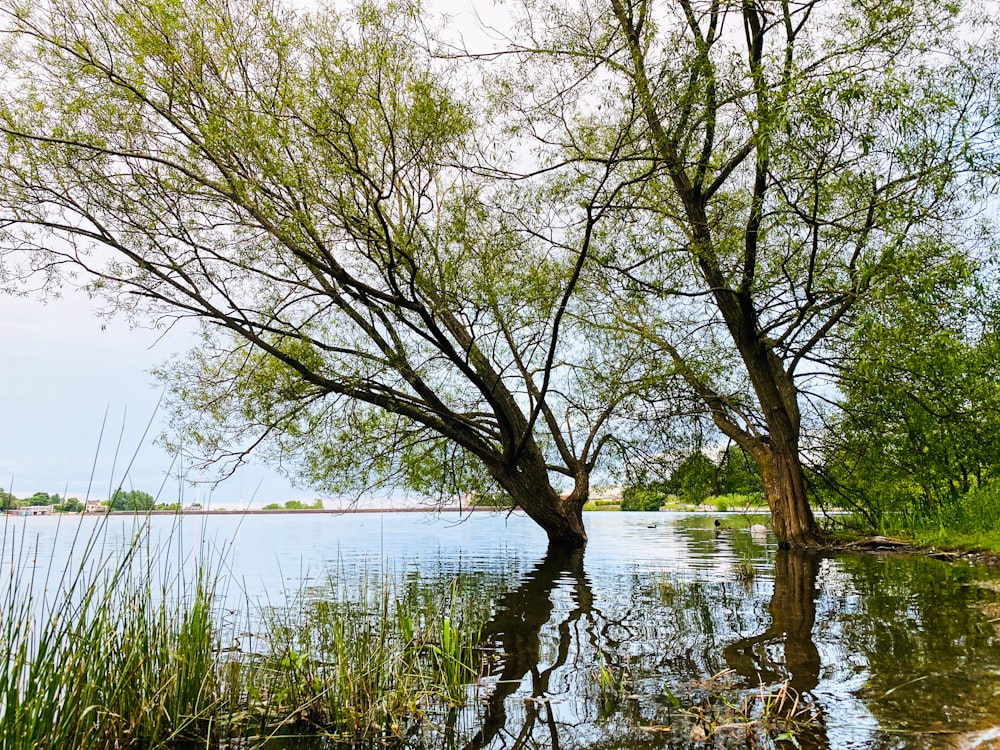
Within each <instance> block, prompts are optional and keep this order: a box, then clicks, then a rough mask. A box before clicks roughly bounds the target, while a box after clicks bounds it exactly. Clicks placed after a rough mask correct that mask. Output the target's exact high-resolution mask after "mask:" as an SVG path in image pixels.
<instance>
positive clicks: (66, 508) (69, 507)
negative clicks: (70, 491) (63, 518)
mask: <svg viewBox="0 0 1000 750" xmlns="http://www.w3.org/2000/svg"><path fill="white" fill-rule="evenodd" d="M55 511H56V513H83V511H84V505H83V503H81V502H80V501H79V499H77V498H75V497H71V498H67V499H66V501H65V502H62V503H59V504H58V505H56V506H55Z"/></svg>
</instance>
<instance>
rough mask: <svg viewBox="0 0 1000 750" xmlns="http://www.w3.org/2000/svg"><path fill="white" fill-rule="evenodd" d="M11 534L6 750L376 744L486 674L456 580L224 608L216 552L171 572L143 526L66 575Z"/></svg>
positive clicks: (336, 583)
mask: <svg viewBox="0 0 1000 750" xmlns="http://www.w3.org/2000/svg"><path fill="white" fill-rule="evenodd" d="M12 541H13V543H12V544H8V543H7V542H8V538H7V534H6V527H5V532H4V546H3V547H2V548H0V550H2V551H3V552H4V553H5V556H9V557H10V561H11V562H10V566H9V571H8V572H9V575H8V576H7V577H6V580H4V581H3V582H2V585H3V589H2V593H0V606H2V607H3V613H2V614H0V746H2V747H3V748H5V750H29V748H30V750H49V749H51V750H56V749H57V748H58V749H59V750H64V749H65V748H87V749H88V750H105V749H107V750H112V748H114V749H115V750H123V749H125V748H142V749H143V750H155V749H157V748H189V747H195V746H196V747H219V746H224V745H225V744H226V743H227V742H228V741H230V740H232V739H235V738H244V739H247V740H248V742H244V743H243V745H242V746H243V747H255V746H259V745H261V744H263V743H264V742H265V741H266V740H267V739H268V738H269V737H275V736H282V735H284V736H287V735H312V736H317V735H321V736H327V737H336V738H339V739H343V740H345V741H350V742H366V741H375V740H379V739H385V738H390V737H399V736H403V735H405V734H406V733H407V732H408V731H410V730H411V729H413V728H415V727H417V726H420V725H421V724H422V723H424V722H426V721H429V720H430V719H431V717H432V715H433V713H434V712H435V711H446V710H448V709H449V708H450V707H454V706H455V705H459V704H461V703H463V702H464V701H465V700H466V696H467V694H468V691H469V689H470V688H469V683H470V682H472V681H473V680H475V678H476V676H477V672H478V665H479V656H478V651H477V649H476V642H477V639H478V633H479V624H478V623H479V622H481V620H476V619H475V618H473V617H472V616H471V615H470V613H469V612H465V611H464V610H463V609H462V608H461V607H459V606H458V605H457V604H456V602H458V601H459V600H463V601H464V600H465V599H466V598H467V596H466V594H469V593H470V592H466V591H459V588H460V587H459V585H458V584H455V585H454V586H452V587H450V588H449V587H447V586H445V587H444V588H443V589H442V588H441V587H428V588H429V590H430V591H432V592H433V591H435V590H437V591H439V592H440V595H434V594H433V593H432V594H431V595H426V594H422V595H420V596H414V595H413V594H412V592H411V591H410V587H408V586H406V587H404V588H403V590H402V591H401V592H400V593H399V594H398V595H397V584H396V583H395V582H394V581H393V580H392V578H391V576H389V575H388V574H379V575H368V574H365V575H363V576H362V577H361V580H360V581H359V582H356V583H353V584H352V585H351V586H348V585H346V583H345V581H346V579H347V576H345V575H344V574H343V573H342V572H341V573H340V574H339V575H333V574H331V575H330V576H329V577H328V580H327V581H326V583H325V584H324V585H323V586H321V587H313V588H310V589H303V590H302V591H300V592H297V593H296V594H295V596H293V597H291V603H289V604H284V605H280V606H268V607H266V608H258V607H256V606H255V605H251V604H250V603H249V602H247V603H246V606H245V608H244V609H243V610H242V611H238V612H233V611H232V609H231V604H227V607H230V608H229V609H227V610H226V613H225V617H224V618H223V616H222V614H221V613H222V611H223V608H222V606H221V605H222V599H223V598H224V597H222V596H220V595H219V593H218V589H219V578H218V577H217V576H216V575H215V574H214V573H213V566H212V565H211V564H210V563H209V561H205V560H202V561H195V562H191V563H190V564H189V565H184V566H181V570H171V569H170V566H169V565H166V564H164V563H163V560H165V559H167V558H169V557H170V556H169V554H165V552H164V550H162V549H159V548H155V549H154V548H152V547H151V546H150V542H149V531H148V529H145V528H144V529H143V530H142V531H140V533H138V534H137V535H136V536H135V538H134V540H133V541H132V543H131V544H129V545H127V546H126V548H125V549H124V550H122V551H121V552H120V553H115V556H114V557H111V558H109V557H106V556H104V557H102V549H103V548H104V545H103V544H102V542H101V534H100V533H98V534H95V535H93V536H92V537H90V538H89V539H86V540H82V541H81V542H80V547H79V552H80V554H74V555H71V556H70V557H71V559H78V560H79V562H76V563H69V564H67V565H66V566H65V567H64V568H63V569H61V570H53V569H52V566H51V564H50V566H49V568H48V569H46V568H45V567H44V561H43V564H42V565H41V566H40V565H38V550H37V549H25V548H24V547H23V540H22V542H21V544H22V546H21V547H19V548H18V547H16V541H17V540H12ZM470 591H471V590H470ZM476 611H477V612H485V611H488V605H484V606H479V607H478V608H477V609H476ZM248 743H249V744H248Z"/></svg>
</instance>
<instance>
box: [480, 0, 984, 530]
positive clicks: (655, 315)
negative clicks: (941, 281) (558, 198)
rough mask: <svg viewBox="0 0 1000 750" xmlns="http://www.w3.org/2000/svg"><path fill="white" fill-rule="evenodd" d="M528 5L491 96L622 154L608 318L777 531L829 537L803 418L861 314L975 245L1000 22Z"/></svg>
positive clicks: (569, 144)
mask: <svg viewBox="0 0 1000 750" xmlns="http://www.w3.org/2000/svg"><path fill="white" fill-rule="evenodd" d="M523 8H524V11H523V23H522V24H521V26H520V27H519V28H518V30H517V31H515V32H513V33H512V35H511V36H510V39H509V42H510V43H509V45H508V46H507V47H506V48H505V50H504V54H505V56H506V58H507V59H508V60H511V61H512V62H511V63H510V66H509V67H510V69H511V70H512V72H511V73H510V74H509V75H508V76H507V79H508V81H509V80H511V79H514V80H517V81H519V84H518V86H511V85H510V84H509V83H506V82H502V85H499V86H498V91H499V92H500V95H501V96H506V97H507V100H508V104H509V106H510V107H511V111H513V108H514V107H516V108H517V111H518V112H519V114H520V120H519V121H518V120H515V121H513V122H514V123H515V126H516V127H518V128H519V129H520V130H521V131H522V132H524V131H529V132H532V133H536V134H539V137H538V143H539V146H540V148H542V150H543V151H544V152H545V153H546V154H547V155H548V156H547V158H549V159H550V160H554V159H559V158H561V159H566V160H579V161H581V162H584V163H590V162H593V161H601V160H602V159H603V158H606V154H607V153H609V152H608V151H607V150H606V148H605V144H607V143H614V144H620V143H624V144H627V149H626V150H627V154H619V155H620V156H621V157H622V158H623V161H624V162H628V163H630V164H631V165H632V166H633V181H632V182H631V183H630V184H629V187H628V189H627V190H624V191H622V193H620V194H619V195H618V196H617V202H616V205H615V206H614V210H612V211H609V213H608V214H607V215H606V216H605V219H604V225H603V227H602V235H603V242H602V249H601V252H600V253H595V254H594V261H595V263H596V264H599V265H600V267H601V268H602V269H603V272H604V277H603V278H604V280H603V284H604V289H605V294H606V295H607V297H608V298H609V299H614V300H617V301H618V303H619V307H618V311H617V320H616V322H615V324H614V325H615V326H617V328H618V330H619V331H620V332H621V334H622V335H635V336H639V337H642V338H644V339H646V340H647V341H650V342H653V343H654V344H655V346H656V348H657V350H658V351H659V353H660V355H661V356H662V357H663V358H664V359H666V360H668V361H670V362H672V363H673V366H674V368H675V371H676V372H677V373H679V374H680V375H682V376H683V377H684V378H685V380H686V381H687V383H688V384H689V386H690V387H691V389H692V390H693V391H694V393H696V394H697V395H698V397H699V398H700V399H701V400H702V402H703V404H704V405H705V408H706V409H707V410H708V411H709V412H710V413H711V417H712V419H713V421H714V423H715V425H716V426H717V427H718V429H719V430H720V431H721V432H722V433H723V434H724V435H725V436H727V437H728V438H729V439H731V440H732V441H734V442H736V443H737V444H738V445H739V446H740V447H741V448H743V450H745V451H746V452H747V453H748V454H749V455H751V456H752V457H753V458H754V459H755V460H756V461H757V463H758V464H759V465H760V469H761V474H762V478H763V483H764V487H765V492H766V495H767V498H768V502H769V504H770V508H771V512H772V516H773V523H774V529H775V532H776V534H777V536H778V538H779V540H780V541H782V542H784V543H788V544H804V545H809V544H814V543H815V542H816V540H817V528H816V524H815V521H814V518H813V514H812V511H811V510H810V506H809V503H808V500H807V495H806V485H805V479H804V472H803V468H802V461H803V453H804V452H805V451H806V450H807V447H808V446H804V445H803V434H804V433H803V420H804V417H803V410H804V409H805V408H806V407H808V406H809V405H810V404H814V403H815V402H816V400H817V399H833V400H836V398H837V395H836V382H837V372H838V361H837V360H838V352H839V351H842V350H841V349H840V348H839V346H837V344H838V342H840V341H842V340H844V339H845V337H846V336H847V333H846V331H847V330H848V329H849V327H850V325H851V322H852V311H853V310H854V309H855V306H856V305H857V303H858V301H859V300H862V299H865V298H870V297H872V296H877V295H880V294H884V293H887V290H889V289H891V287H892V285H893V284H894V283H895V279H897V278H898V276H899V274H898V273H897V271H898V269H899V268H900V267H906V268H911V269H912V268H920V267H929V266H933V265H935V264H937V263H939V262H941V263H947V262H949V260H948V258H949V256H950V254H951V253H952V252H953V251H954V248H956V247H958V248H968V243H969V242H975V241H976V237H975V236H974V235H975V232H973V231H971V228H972V226H971V222H970V221H969V218H970V217H971V216H974V215H975V214H976V213H977V210H978V209H977V208H976V203H977V201H978V200H979V199H981V198H983V197H985V196H987V195H988V193H989V189H988V184H987V181H988V180H989V175H990V174H991V171H992V174H993V175H995V174H996V164H997V159H996V148H995V141H996V135H997V129H998V128H997V109H996V105H995V101H996V93H997V92H996V80H997V79H996V74H995V71H996V66H995V59H994V57H991V55H993V50H994V49H995V48H994V47H993V45H994V43H995V40H994V39H993V38H991V36H990V33H991V31H990V29H988V28H987V29H986V30H984V27H986V26H987V25H989V24H991V23H992V21H991V20H990V19H988V18H984V17H982V16H980V17H976V16H975V15H974V14H975V9H974V8H971V9H970V10H969V11H968V12H966V11H965V10H964V9H963V8H962V6H961V5H960V4H958V3H954V2H938V1H937V0H887V1H886V2H879V3H860V2H851V1H850V0H848V1H846V2H842V3H831V2H821V1H820V0H798V1H795V2H792V1H790V0H741V2H729V1H728V0H576V1H575V2H567V3H549V2H544V1H540V2H534V1H533V0H527V1H526V2H525V3H524V6H523ZM522 81H523V82H525V83H520V82H522ZM945 237H946V238H947V241H946V242H945V241H942V239H943V238H945ZM595 275H598V272H597V271H595Z"/></svg>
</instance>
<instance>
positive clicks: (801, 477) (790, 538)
mask: <svg viewBox="0 0 1000 750" xmlns="http://www.w3.org/2000/svg"><path fill="white" fill-rule="evenodd" d="M758 461H759V463H760V473H761V478H762V479H763V481H764V494H765V495H766V497H767V504H768V506H769V507H770V509H771V524H772V526H773V528H774V535H775V536H776V537H777V538H778V543H779V544H780V545H781V546H782V547H783V548H786V549H787V548H788V547H815V546H818V545H819V528H818V527H817V526H816V519H815V518H814V517H813V512H812V508H810V507H809V501H808V500H807V498H806V483H805V474H804V472H803V471H802V463H801V461H800V460H799V455H798V451H797V450H787V449H786V450H776V449H774V448H764V449H763V450H762V451H760V455H759V456H758Z"/></svg>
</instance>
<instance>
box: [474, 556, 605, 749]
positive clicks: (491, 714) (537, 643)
mask: <svg viewBox="0 0 1000 750" xmlns="http://www.w3.org/2000/svg"><path fill="white" fill-rule="evenodd" d="M557 585H558V586H561V587H564V588H565V589H566V590H567V592H568V594H569V601H570V607H569V609H568V611H567V612H566V614H565V616H564V617H563V618H562V620H561V621H560V623H559V624H558V627H557V634H558V635H557V645H556V649H555V657H554V658H553V659H552V660H551V661H550V662H548V663H546V661H545V660H544V659H543V658H542V637H541V636H542V629H543V628H544V627H545V626H546V625H548V624H549V621H550V619H551V618H552V613H553V610H554V608H555V598H554V596H553V594H554V591H555V589H556V586H557ZM592 607H593V594H592V592H591V587H590V582H589V581H588V580H587V577H586V575H585V574H584V569H583V550H571V551H566V550H561V549H551V548H550V549H549V551H548V552H547V554H546V555H545V557H544V558H542V560H541V562H539V563H538V565H536V566H535V568H534V569H533V570H532V571H530V572H529V573H528V574H527V575H526V576H525V578H524V582H523V583H522V584H521V585H520V586H519V587H518V588H517V589H515V590H513V591H511V592H509V593H507V594H506V595H504V596H503V597H502V598H501V599H500V601H498V602H497V605H496V615H495V616H494V617H493V618H492V619H491V620H490V622H488V623H487V624H486V626H485V627H484V628H483V645H484V647H485V648H486V649H488V650H492V651H494V652H495V653H496V655H497V656H496V662H495V665H494V667H493V668H492V669H491V670H490V671H489V673H488V674H487V675H486V676H485V678H484V685H485V686H486V690H487V693H486V696H487V697H486V699H485V700H484V706H485V716H484V719H483V721H482V727H481V729H480V730H479V731H478V732H476V734H475V736H474V737H473V738H472V739H471V740H470V741H469V742H468V743H467V745H466V748H467V750H479V749H480V748H483V747H486V746H488V745H490V744H492V743H494V742H499V743H500V744H502V745H504V746H506V745H507V744H510V743H512V744H513V745H514V746H515V747H523V746H527V744H528V740H529V738H533V737H534V732H535V728H536V725H537V724H539V723H541V724H543V725H544V733H545V734H546V735H547V737H546V739H547V740H548V743H549V745H550V746H551V747H553V748H558V747H559V744H560V743H559V730H558V726H557V724H556V721H555V717H554V715H553V712H552V711H551V710H550V707H549V705H548V704H549V702H550V700H551V699H550V697H549V693H550V680H551V677H552V674H553V673H554V672H555V671H556V670H558V669H560V668H562V667H563V666H565V664H566V662H567V659H568V658H569V654H570V645H571V643H572V640H573V638H572V630H573V626H574V625H575V624H576V623H578V622H579V621H580V620H581V619H582V618H584V616H586V615H589V614H590V612H591V610H592ZM526 678H527V679H528V688H527V689H528V691H529V694H528V695H526V696H523V697H522V701H521V703H522V706H523V711H521V712H519V713H520V715H519V716H510V715H509V713H508V707H507V702H508V698H509V697H510V696H512V695H513V694H514V693H516V692H518V691H519V690H520V689H521V688H522V683H523V682H524V681H525V679H526Z"/></svg>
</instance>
